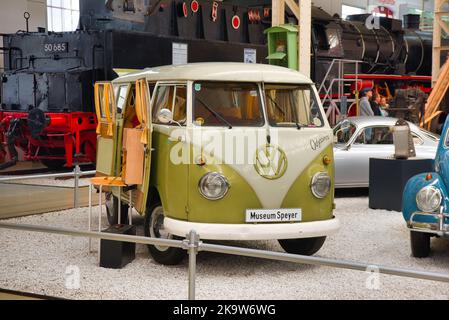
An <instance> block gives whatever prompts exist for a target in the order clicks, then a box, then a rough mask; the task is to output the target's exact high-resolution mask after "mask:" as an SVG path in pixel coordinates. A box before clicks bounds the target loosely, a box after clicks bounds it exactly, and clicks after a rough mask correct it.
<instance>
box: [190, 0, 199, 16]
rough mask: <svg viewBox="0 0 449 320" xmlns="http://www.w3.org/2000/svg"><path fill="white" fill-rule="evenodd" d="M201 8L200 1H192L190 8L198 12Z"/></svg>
mask: <svg viewBox="0 0 449 320" xmlns="http://www.w3.org/2000/svg"><path fill="white" fill-rule="evenodd" d="M199 8H200V5H199V4H198V1H196V0H193V1H192V2H191V3H190V9H192V12H194V13H197V12H198V9H199Z"/></svg>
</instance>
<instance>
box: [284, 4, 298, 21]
mask: <svg viewBox="0 0 449 320" xmlns="http://www.w3.org/2000/svg"><path fill="white" fill-rule="evenodd" d="M285 3H286V4H287V6H288V7H289V8H290V10H291V11H292V12H293V14H294V15H295V17H296V19H298V21H301V14H300V10H299V5H298V4H297V3H296V2H295V1H294V0H285Z"/></svg>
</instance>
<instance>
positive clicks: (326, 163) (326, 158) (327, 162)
mask: <svg viewBox="0 0 449 320" xmlns="http://www.w3.org/2000/svg"><path fill="white" fill-rule="evenodd" d="M331 162H332V160H331V158H330V157H329V156H324V157H323V163H324V164H325V165H326V166H327V165H329V164H331Z"/></svg>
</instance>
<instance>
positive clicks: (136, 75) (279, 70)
mask: <svg viewBox="0 0 449 320" xmlns="http://www.w3.org/2000/svg"><path fill="white" fill-rule="evenodd" d="M142 78H146V79H147V80H148V81H179V80H181V81H185V80H193V81H196V80H203V81H239V82H267V83H294V84H312V81H311V80H310V79H309V78H308V77H306V76H304V75H303V74H301V73H299V72H298V71H294V70H291V69H288V68H283V67H278V66H272V65H267V64H253V63H235V62H204V63H189V64H185V65H177V66H173V65H170V66H161V67H155V68H148V69H144V70H142V71H138V72H133V73H129V74H126V75H123V76H121V77H119V78H117V79H115V80H114V81H113V82H114V83H122V82H132V81H136V80H138V79H142Z"/></svg>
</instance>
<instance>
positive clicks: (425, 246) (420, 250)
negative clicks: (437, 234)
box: [410, 231, 430, 258]
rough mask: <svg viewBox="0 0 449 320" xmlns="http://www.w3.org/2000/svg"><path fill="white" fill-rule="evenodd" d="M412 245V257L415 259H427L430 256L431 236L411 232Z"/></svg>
mask: <svg viewBox="0 0 449 320" xmlns="http://www.w3.org/2000/svg"><path fill="white" fill-rule="evenodd" d="M410 245H411V248H412V256H413V257H415V258H426V257H428V256H429V254H430V234H428V233H424V232H416V231H410Z"/></svg>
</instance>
